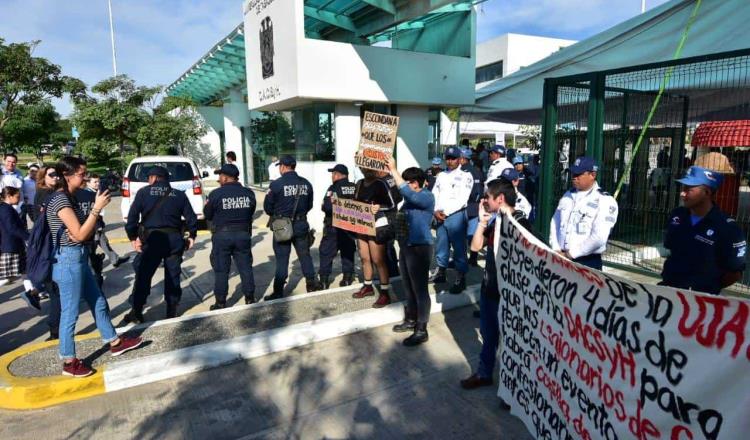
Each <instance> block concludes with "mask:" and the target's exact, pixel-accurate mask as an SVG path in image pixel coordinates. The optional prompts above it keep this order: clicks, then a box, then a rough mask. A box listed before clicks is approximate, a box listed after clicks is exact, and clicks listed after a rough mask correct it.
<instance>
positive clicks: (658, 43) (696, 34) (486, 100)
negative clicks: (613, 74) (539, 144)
mask: <svg viewBox="0 0 750 440" xmlns="http://www.w3.org/2000/svg"><path fill="white" fill-rule="evenodd" d="M696 1H697V0H673V1H671V2H668V3H665V4H663V5H661V6H658V7H656V8H654V9H652V10H650V11H648V12H646V13H644V14H641V15H639V16H637V17H634V18H632V19H630V20H627V21H625V22H623V23H620V24H618V25H616V26H614V27H612V28H610V29H608V30H606V31H604V32H601V33H599V34H597V35H594V36H593V37H591V38H588V39H586V40H583V41H580V42H578V43H576V44H574V45H572V46H568V47H566V48H564V49H561V50H560V51H558V52H556V53H554V54H552V55H550V56H548V57H547V58H544V59H543V60H541V61H538V62H537V63H534V64H532V65H530V66H528V67H525V68H523V69H521V70H519V71H518V72H515V73H513V74H511V75H508V76H507V77H504V78H500V79H497V80H495V81H492V82H489V83H487V84H483V85H482V86H481V87H480V88H478V89H477V91H476V103H475V105H474V106H471V107H465V108H463V109H462V112H463V113H470V114H472V116H471V118H472V120H475V121H476V120H485V121H499V122H510V123H520V124H541V121H542V92H543V89H544V80H545V78H557V77H563V76H568V75H576V74H582V73H590V72H597V71H603V70H610V69H617V68H623V67H629V66H636V65H640V64H647V63H654V62H661V61H668V60H671V59H672V57H673V55H674V52H675V49H676V48H677V45H678V44H679V41H680V37H681V35H682V32H683V30H684V29H685V25H686V24H687V22H688V18H689V17H690V14H691V13H692V11H693V8H694V7H695V3H696ZM748 22H750V1H748V0H703V2H702V4H701V7H700V11H699V13H698V16H697V19H696V20H695V22H694V23H693V26H692V28H691V30H690V34H689V36H688V39H687V43H686V44H685V47H684V48H683V51H682V58H688V57H694V56H701V55H709V54H713V53H719V52H727V51H733V50H740V49H747V48H750V38H748V31H747V23H748ZM699 80H700V78H699V77H696V81H699Z"/></svg>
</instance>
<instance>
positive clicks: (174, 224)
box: [125, 180, 198, 240]
mask: <svg viewBox="0 0 750 440" xmlns="http://www.w3.org/2000/svg"><path fill="white" fill-rule="evenodd" d="M167 193H169V195H168V196H167V200H166V201H165V202H164V203H162V204H161V206H160V207H159V208H158V209H159V212H153V213H150V212H151V210H152V209H153V208H154V207H155V206H156V204H157V203H159V200H160V199H161V198H162V197H163V196H164V195H165V194H167ZM146 215H148V219H146V221H145V222H144V223H143V225H144V226H145V227H146V229H167V228H170V229H180V228H182V218H183V217H184V218H185V222H186V224H187V229H188V232H189V233H190V238H195V236H196V235H197V234H198V218H197V217H196V216H195V212H193V207H192V206H190V201H189V200H188V198H187V196H186V195H185V193H184V192H183V191H180V190H176V189H172V187H171V186H169V182H167V181H163V180H159V181H156V182H155V183H154V184H153V185H148V186H146V187H143V188H141V189H140V190H139V191H138V193H136V195H135V198H134V199H133V203H131V205H130V211H128V221H127V223H125V232H126V233H127V234H128V238H129V239H130V240H135V239H136V238H137V237H138V223H140V221H141V218H142V217H144V216H146Z"/></svg>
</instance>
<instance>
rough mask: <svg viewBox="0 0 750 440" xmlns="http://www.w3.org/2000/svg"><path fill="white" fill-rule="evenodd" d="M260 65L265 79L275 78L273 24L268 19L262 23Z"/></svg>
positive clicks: (269, 18)
mask: <svg viewBox="0 0 750 440" xmlns="http://www.w3.org/2000/svg"><path fill="white" fill-rule="evenodd" d="M260 64H261V68H262V69H263V79H267V78H270V77H272V76H273V22H271V17H266V18H264V19H263V20H262V21H261V22H260Z"/></svg>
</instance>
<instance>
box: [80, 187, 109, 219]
mask: <svg viewBox="0 0 750 440" xmlns="http://www.w3.org/2000/svg"><path fill="white" fill-rule="evenodd" d="M73 198H74V199H75V201H76V203H78V207H79V208H81V212H83V215H85V216H86V217H88V216H89V213H90V212H91V210H92V209H94V203H95V202H96V191H91V190H88V189H79V190H77V191H76V192H75V194H73ZM96 227H97V228H103V227H104V220H103V219H102V216H101V215H99V218H97V219H96Z"/></svg>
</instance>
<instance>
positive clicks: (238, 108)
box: [223, 90, 250, 183]
mask: <svg viewBox="0 0 750 440" xmlns="http://www.w3.org/2000/svg"><path fill="white" fill-rule="evenodd" d="M223 110H224V154H226V153H228V152H230V151H234V154H236V155H237V163H236V165H237V168H239V169H240V182H243V183H245V182H246V180H245V175H246V174H247V173H246V168H245V163H244V161H243V160H242V149H243V145H242V132H241V131H240V129H241V127H245V126H247V125H249V123H250V110H248V108H247V104H245V102H244V99H243V96H242V92H241V91H239V90H231V91H230V92H229V99H226V100H224V109H223ZM248 154H250V152H249V151H248ZM247 183H250V180H247Z"/></svg>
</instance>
